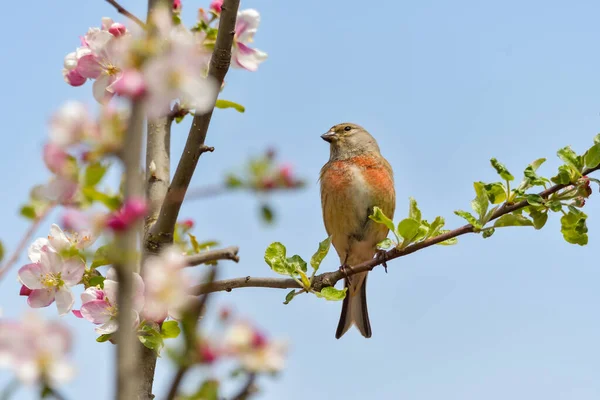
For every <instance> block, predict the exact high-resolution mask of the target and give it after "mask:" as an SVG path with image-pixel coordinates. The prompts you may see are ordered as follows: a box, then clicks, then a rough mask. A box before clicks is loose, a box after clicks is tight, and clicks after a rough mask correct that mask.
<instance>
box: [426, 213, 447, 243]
mask: <svg viewBox="0 0 600 400" xmlns="http://www.w3.org/2000/svg"><path fill="white" fill-rule="evenodd" d="M445 223H446V221H445V220H444V218H443V217H435V219H434V220H433V222H432V223H431V224H430V225H429V232H427V235H426V236H425V238H426V239H428V238H430V237H434V236H437V235H439V232H440V230H441V229H442V228H443V227H444V224H445Z"/></svg>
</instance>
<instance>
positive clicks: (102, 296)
mask: <svg viewBox="0 0 600 400" xmlns="http://www.w3.org/2000/svg"><path fill="white" fill-rule="evenodd" d="M133 278H134V280H133V286H134V289H133V292H134V295H133V310H132V311H133V313H134V324H135V325H136V326H137V324H138V323H139V312H140V311H141V310H142V308H143V307H144V282H143V281H142V278H141V277H140V275H139V274H137V273H134V274H133ZM118 286H119V284H118V282H117V281H116V274H115V271H114V270H113V269H111V270H110V271H109V272H108V273H107V274H106V279H105V280H104V288H103V289H99V288H96V287H89V288H87V289H86V290H85V291H84V292H83V293H82V294H81V302H82V303H83V304H82V306H81V310H80V314H81V316H82V317H83V318H85V319H86V320H88V321H90V322H92V323H94V324H96V325H100V326H99V327H97V328H96V329H95V330H96V333H99V334H101V335H104V334H110V333H114V332H116V331H117V329H118V327H119V326H118V324H117V314H118V304H117V289H118Z"/></svg>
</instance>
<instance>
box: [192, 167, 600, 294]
mask: <svg viewBox="0 0 600 400" xmlns="http://www.w3.org/2000/svg"><path fill="white" fill-rule="evenodd" d="M599 169H600V165H599V166H597V167H595V168H590V169H587V170H585V171H583V175H589V174H590V173H592V172H594V171H597V170H599ZM568 186H571V185H554V186H552V187H550V188H549V189H546V190H544V191H543V192H540V193H539V195H540V196H542V197H543V198H545V199H546V198H548V197H549V196H550V195H552V194H554V193H556V192H558V191H559V190H561V189H564V188H566V187H568ZM528 205H529V204H528V203H527V201H526V200H522V201H520V202H518V203H514V204H509V205H505V206H502V207H499V208H498V209H497V210H496V212H494V214H493V215H492V217H491V219H490V221H491V220H495V219H497V218H500V217H501V216H503V215H505V214H509V213H511V212H513V211H516V210H519V209H521V208H525V207H527V206H528ZM472 232H474V228H473V225H471V224H467V225H464V226H461V227H460V228H457V229H454V230H452V231H448V232H446V233H444V234H442V235H439V236H435V237H432V238H430V239H427V240H424V241H422V242H419V243H414V244H411V245H409V246H407V247H405V248H403V249H399V248H394V249H391V250H389V251H387V252H385V253H382V255H381V256H379V257H376V258H373V259H372V260H369V261H366V262H363V263H361V264H358V265H353V266H352V267H351V268H348V269H347V270H346V271H345V272H342V271H339V270H338V271H333V272H325V273H323V274H320V275H316V276H315V277H314V278H313V283H312V286H311V288H312V289H313V290H315V291H317V292H320V291H321V289H323V288H324V287H327V286H334V285H335V284H336V283H337V282H338V281H339V280H341V279H343V278H344V277H345V276H347V275H354V274H358V273H360V272H365V271H371V270H372V269H373V268H375V267H376V266H378V265H381V264H384V263H386V262H387V261H390V260H393V259H395V258H399V257H404V256H407V255H409V254H411V253H414V252H415V251H419V250H421V249H424V248H426V247H430V246H433V245H435V244H438V243H441V242H444V241H446V240H448V239H452V238H455V237H458V236H461V235H464V234H466V233H472ZM243 287H268V288H274V289H299V288H301V287H300V285H298V283H297V282H296V281H295V280H294V279H291V278H288V279H281V278H252V277H250V276H247V277H243V278H234V279H225V280H221V281H215V282H213V283H212V284H204V285H199V286H196V288H195V293H196V294H198V295H200V294H205V293H211V292H221V291H226V292H231V290H233V289H237V288H243Z"/></svg>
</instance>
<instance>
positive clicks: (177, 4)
mask: <svg viewBox="0 0 600 400" xmlns="http://www.w3.org/2000/svg"><path fill="white" fill-rule="evenodd" d="M173 12H175V13H178V12H181V0H173Z"/></svg>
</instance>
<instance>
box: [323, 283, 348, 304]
mask: <svg viewBox="0 0 600 400" xmlns="http://www.w3.org/2000/svg"><path fill="white" fill-rule="evenodd" d="M347 290H348V288H343V289H342V290H339V289H336V288H334V287H331V286H329V287H324V288H323V289H321V292H319V293H316V295H317V297H321V298H324V299H325V300H330V301H340V300H344V297H346V291H347Z"/></svg>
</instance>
